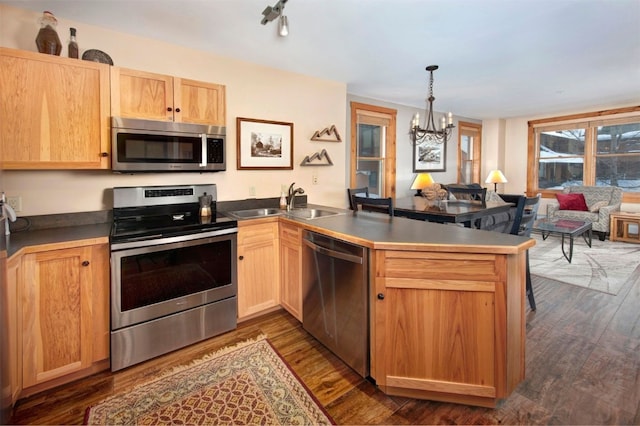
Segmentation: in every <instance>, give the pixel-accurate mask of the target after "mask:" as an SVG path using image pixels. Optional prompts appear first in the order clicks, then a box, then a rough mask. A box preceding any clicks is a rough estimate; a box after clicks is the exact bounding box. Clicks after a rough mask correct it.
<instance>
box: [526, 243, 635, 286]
mask: <svg viewBox="0 0 640 426" xmlns="http://www.w3.org/2000/svg"><path fill="white" fill-rule="evenodd" d="M531 236H532V238H534V239H535V240H536V245H535V246H534V247H532V248H531V249H530V251H529V266H530V268H531V273H532V274H534V275H538V276H540V277H545V278H549V279H552V280H555V281H561V282H563V283H568V284H573V285H577V286H580V287H586V288H590V289H592V290H597V291H601V292H604V293H609V294H614V295H615V294H618V292H619V291H620V289H621V288H622V286H623V285H624V283H625V282H626V281H627V280H628V279H630V278H632V275H633V277H637V276H638V275H640V270H639V269H638V266H639V265H640V245H638V244H630V243H621V242H617V241H614V242H611V241H609V240H606V241H600V240H599V239H598V237H597V235H596V234H594V235H593V241H592V245H591V248H589V246H588V245H587V244H586V243H585V241H584V239H583V238H582V237H576V238H574V242H573V258H572V260H571V263H569V262H568V261H567V259H565V257H564V256H563V254H562V248H561V237H560V235H550V236H549V237H547V240H546V241H543V240H542V236H541V235H540V234H537V233H533V234H532V235H531ZM565 251H566V252H567V253H569V237H565ZM636 270H637V271H636ZM634 272H635V275H634Z"/></svg>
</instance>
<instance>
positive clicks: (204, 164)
mask: <svg viewBox="0 0 640 426" xmlns="http://www.w3.org/2000/svg"><path fill="white" fill-rule="evenodd" d="M200 138H202V159H201V161H200V167H207V135H206V133H202V134H201V135H200Z"/></svg>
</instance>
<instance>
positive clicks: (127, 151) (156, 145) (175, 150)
mask: <svg viewBox="0 0 640 426" xmlns="http://www.w3.org/2000/svg"><path fill="white" fill-rule="evenodd" d="M225 141H226V128H225V127H221V126H207V125H201V124H191V123H178V122H170V121H153V120H139V119H132V118H122V117H112V118H111V168H112V170H113V171H114V172H120V173H144V172H219V171H223V170H226V156H225Z"/></svg>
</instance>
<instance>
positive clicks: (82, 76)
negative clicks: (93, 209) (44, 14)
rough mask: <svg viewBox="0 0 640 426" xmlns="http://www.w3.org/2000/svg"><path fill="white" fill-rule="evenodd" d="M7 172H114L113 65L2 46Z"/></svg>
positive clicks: (0, 133) (0, 89) (1, 139)
mask: <svg viewBox="0 0 640 426" xmlns="http://www.w3.org/2000/svg"><path fill="white" fill-rule="evenodd" d="M0 69H2V72H1V73H0V117H2V118H1V119H0V144H1V147H0V148H1V152H2V153H3V154H2V165H3V166H4V168H6V169H108V168H109V167H110V161H109V151H110V149H109V115H110V114H109V65H106V64H99V63H97V62H90V61H80V60H77V59H69V58H60V57H58V56H52V55H45V54H41V53H35V52H26V51H21V50H14V49H7V48H0Z"/></svg>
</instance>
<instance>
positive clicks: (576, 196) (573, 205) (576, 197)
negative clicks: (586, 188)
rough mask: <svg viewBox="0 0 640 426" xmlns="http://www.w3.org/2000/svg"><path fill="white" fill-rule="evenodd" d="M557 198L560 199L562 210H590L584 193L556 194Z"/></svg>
mask: <svg viewBox="0 0 640 426" xmlns="http://www.w3.org/2000/svg"><path fill="white" fill-rule="evenodd" d="M556 198H557V199H558V203H560V210H578V211H582V212H588V211H589V208H588V207H587V202H586V201H585V199H584V195H583V194H581V193H579V192H578V193H572V194H556Z"/></svg>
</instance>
